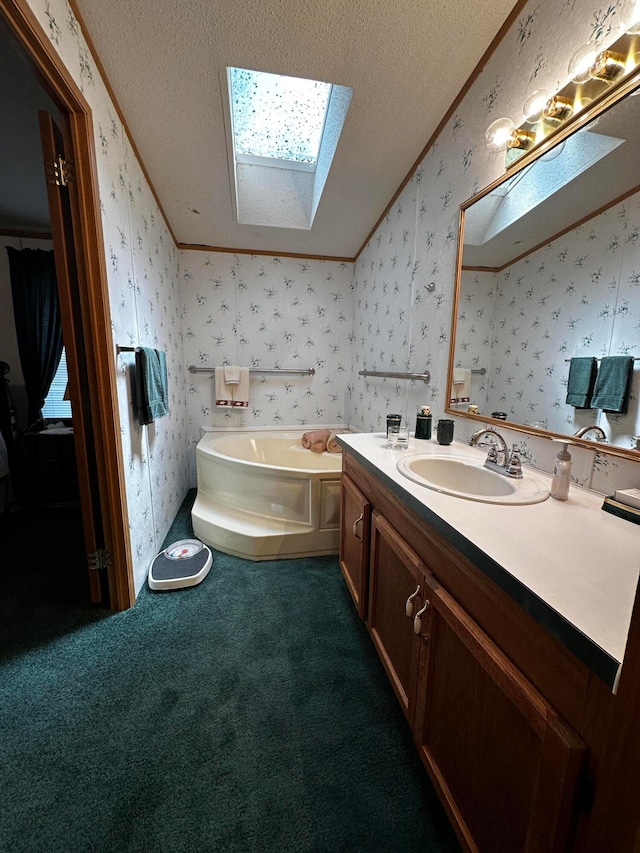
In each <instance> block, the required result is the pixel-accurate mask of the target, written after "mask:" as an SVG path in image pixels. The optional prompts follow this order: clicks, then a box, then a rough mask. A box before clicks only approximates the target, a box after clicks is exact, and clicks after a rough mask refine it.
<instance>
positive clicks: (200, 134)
mask: <svg viewBox="0 0 640 853" xmlns="http://www.w3.org/2000/svg"><path fill="white" fill-rule="evenodd" d="M514 2H515V0H484V2H482V3H480V4H478V2H477V0H450V2H446V3H444V2H442V3H437V4H436V3H431V2H425V0H402V2H395V3H394V2H390V0H311V2H305V3H303V2H300V0H220V2H215V3H214V2H211V0H179V2H178V0H135V2H133V3H132V2H131V0H110V2H109V3H105V2H104V0H75V5H76V8H77V9H78V11H79V12H80V14H81V16H82V18H83V20H84V23H85V25H86V28H87V31H88V33H89V36H90V38H91V40H92V42H93V45H94V46H95V48H96V51H97V54H98V57H99V59H100V61H101V63H102V65H103V67H104V69H105V72H106V75H107V78H108V81H109V83H110V85H111V88H112V90H113V92H114V95H115V97H116V99H117V101H118V103H119V105H120V108H121V110H122V113H123V115H124V118H125V120H126V122H127V125H128V127H129V130H130V132H131V135H132V137H133V141H134V143H135V145H136V147H137V149H138V151H139V153H140V156H141V158H142V161H143V163H144V166H145V168H146V170H147V172H148V174H149V177H150V178H151V181H152V183H153V186H154V188H155V190H156V193H157V195H158V198H159V200H160V202H161V204H162V207H163V209H164V211H165V213H166V216H167V218H168V220H169V224H170V226H171V228H172V230H173V232H174V235H175V237H176V238H177V240H178V242H180V243H192V244H195V243H198V244H205V245H213V246H219V247H225V248H240V249H254V250H266V251H275V252H294V253H306V254H318V255H334V256H344V257H353V256H354V255H355V254H356V252H357V251H358V249H359V248H360V246H361V244H362V242H363V241H364V240H365V238H366V237H367V235H368V234H369V232H370V230H371V228H372V227H373V225H374V224H375V222H376V221H377V219H378V217H379V216H380V215H381V214H382V212H383V211H384V209H385V207H386V205H387V204H388V202H389V201H390V199H391V197H392V196H393V194H394V192H395V191H396V189H397V188H398V186H399V185H400V183H401V182H402V180H403V179H404V177H405V175H406V174H407V172H408V171H409V169H410V168H411V166H412V164H413V163H414V162H415V160H416V158H417V157H418V156H419V154H420V152H421V151H422V149H423V147H424V146H425V144H426V143H427V141H428V139H429V137H430V136H431V134H432V133H433V131H434V130H435V129H436V127H437V126H438V124H439V122H440V120H441V119H442V117H443V116H444V115H445V113H446V111H447V109H448V108H449V106H450V105H451V103H452V101H453V100H454V98H455V97H456V95H457V94H458V92H459V91H460V89H461V88H462V87H463V85H464V84H465V82H466V80H467V78H468V77H469V75H470V74H471V73H472V71H473V69H474V68H475V66H476V65H477V63H478V62H479V60H480V59H481V57H482V55H483V53H484V52H485V50H486V49H487V47H488V46H489V45H490V43H491V41H492V40H493V38H494V36H495V34H496V33H497V31H498V30H499V29H500V27H501V25H502V24H503V22H504V20H505V19H506V17H507V16H508V14H509V12H510V11H511V9H512V7H513V6H514ZM228 65H235V66H239V67H243V68H252V69H258V70H261V71H270V72H273V73H277V74H289V75H293V76H300V77H308V78H313V79H317V80H324V81H327V82H330V83H338V84H341V85H344V86H351V87H352V88H353V90H354V94H353V100H352V102H351V106H350V108H349V112H348V113H347V119H346V123H345V126H344V129H343V132H342V136H341V139H340V142H339V144H338V149H337V152H336V155H335V158H334V162H333V167H332V169H331V172H330V175H329V178H328V180H327V183H326V186H325V190H324V195H323V197H322V200H321V202H320V206H319V208H318V213H317V215H316V218H315V222H314V224H313V228H312V229H311V230H310V231H296V230H292V229H283V228H265V227H256V226H250V225H239V224H238V223H237V222H236V221H235V219H234V215H233V206H232V201H231V189H230V178H229V168H228V159H227V142H226V133H225V119H224V102H223V98H225V97H226V90H225V89H224V88H223V86H224V72H225V68H226V66H228ZM194 210H195V211H199V213H195V212H193V211H194Z"/></svg>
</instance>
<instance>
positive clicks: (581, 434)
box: [573, 424, 607, 441]
mask: <svg viewBox="0 0 640 853" xmlns="http://www.w3.org/2000/svg"><path fill="white" fill-rule="evenodd" d="M588 432H594V433H595V434H596V438H598V439H599V440H600V441H606V440H607V436H606V434H605V431H604V430H603V429H602V427H599V426H597V425H596V424H594V425H593V426H586V427H580V429H579V430H578V432H574V434H573V437H574V438H584V436H585V435H586V434H587V433H588Z"/></svg>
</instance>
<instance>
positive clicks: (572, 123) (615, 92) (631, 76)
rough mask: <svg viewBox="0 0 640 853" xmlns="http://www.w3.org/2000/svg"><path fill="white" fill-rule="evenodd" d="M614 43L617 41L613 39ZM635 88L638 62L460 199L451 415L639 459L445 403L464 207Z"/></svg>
mask: <svg viewBox="0 0 640 853" xmlns="http://www.w3.org/2000/svg"><path fill="white" fill-rule="evenodd" d="M628 38H629V37H628V36H623V37H622V39H620V40H619V41H623V39H624V40H625V42H628ZM615 44H617V42H616V43H615ZM615 44H614V45H612V46H611V48H610V49H615ZM638 88H640V68H639V67H638V65H636V66H635V67H634V68H633V69H632V71H631V72H629V73H628V74H626V75H624V76H623V77H622V78H621V79H620V80H618V81H616V82H615V83H611V84H609V85H608V86H607V88H606V89H605V90H604V91H601V92H600V94H598V95H596V97H594V98H593V99H592V100H591V101H590V102H589V103H588V104H587V105H586V106H585V107H583V109H581V110H580V111H579V112H577V113H575V114H574V115H573V116H571V117H570V118H569V119H567V121H565V122H564V123H563V124H562V125H560V126H559V127H558V128H556V129H555V130H553V131H552V132H550V133H549V134H548V135H547V136H546V137H545V138H544V139H543V140H542V141H540V142H538V143H536V144H535V145H534V146H533V147H532V148H531V149H530V150H529V151H526V152H525V153H523V154H522V156H521V157H519V158H518V159H517V160H515V161H514V162H513V163H511V164H510V165H509V166H507V168H506V170H505V172H504V173H503V174H502V175H501V176H500V177H499V178H496V180H495V181H492V183H490V184H489V185H488V186H486V187H484V189H482V190H480V192H478V193H476V194H475V195H473V196H471V198H469V199H467V201H465V202H463V203H462V204H461V205H460V222H459V227H458V251H457V254H456V272H455V281H454V298H453V309H452V317H451V333H450V340H449V370H448V372H447V391H446V394H447V396H446V399H447V403H446V405H445V411H446V413H447V414H450V415H454V416H455V417H459V418H465V419H468V420H472V421H476V422H477V423H478V426H480V425H481V424H490V425H492V426H494V427H501V426H502V427H503V428H504V429H510V430H514V431H515V432H523V433H527V434H529V435H533V436H538V437H540V438H548V439H551V438H568V439H570V440H571V442H572V444H575V445H578V446H581V447H585V448H587V449H589V450H595V451H596V452H598V453H606V454H608V455H611V456H619V457H622V458H625V459H630V460H632V461H634V462H640V451H638V450H634V449H632V448H626V447H616V446H615V445H612V444H608V443H606V442H604V441H590V440H589V439H584V438H577V437H575V436H567V435H566V434H563V433H558V432H552V431H551V430H543V429H537V428H536V427H530V426H526V425H524V424H519V423H515V422H512V421H508V420H501V419H498V418H492V417H490V416H487V415H481V414H477V415H476V414H472V413H469V412H460V411H458V410H457V409H453V408H452V407H451V404H450V403H449V396H450V395H449V389H450V388H451V382H452V379H453V369H454V363H455V348H456V331H457V318H458V311H459V307H460V306H459V301H460V284H461V278H462V270H463V267H462V255H463V249H464V242H463V240H464V220H465V214H466V211H467V210H468V208H470V207H471V206H472V205H473V204H475V203H476V202H477V201H480V199H482V198H484V196H486V195H488V194H489V193H490V192H492V191H493V190H495V189H496V188H497V187H499V186H500V185H501V184H503V183H504V182H505V181H507V180H510V179H511V178H513V176H514V175H516V174H517V173H518V172H520V171H521V170H522V169H525V168H526V167H527V166H530V165H531V164H532V163H534V162H535V161H536V160H538V159H539V158H540V157H542V156H543V155H544V154H546V153H547V152H548V151H550V150H551V148H553V147H554V146H555V145H557V144H560V143H561V142H562V141H563V140H565V139H566V138H567V137H568V136H571V135H572V134H574V133H576V132H577V131H579V130H581V129H582V128H583V127H584V126H585V125H587V124H588V123H589V122H590V121H592V120H593V119H595V118H597V116H599V115H601V114H602V113H603V112H604V111H605V110H607V109H609V108H610V107H612V106H613V105H614V104H616V103H618V102H619V101H621V100H622V99H623V98H624V97H626V96H627V95H629V94H630V93H631V92H633V91H634V90H635V89H638ZM579 91H580V86H579V85H578V84H575V83H568V84H567V85H566V86H565V87H564V88H563V89H561V90H560V92H558V94H559V95H567V96H569V97H571V96H572V95H575V94H576V92H579ZM634 191H635V192H638V187H637V186H636V187H635V188H634V190H632V191H630V193H629V194H631V192H634ZM621 200H622V198H619V199H614V200H613V202H612V203H615V202H616V201H621ZM579 222H580V220H578V222H577V223H575V225H577V224H579ZM575 225H573V226H572V227H575ZM560 233H565V232H560ZM558 236H559V235H558ZM548 242H549V240H545V241H544V242H543V243H541V244H540V245H539V246H535V247H534V248H533V249H531V250H530V251H528V252H527V253H526V254H530V253H531V252H532V251H536V249H539V248H541V247H542V246H544V245H546V244H547V243H548ZM514 260H517V258H515V259H514Z"/></svg>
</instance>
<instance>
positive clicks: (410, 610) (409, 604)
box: [404, 584, 420, 619]
mask: <svg viewBox="0 0 640 853" xmlns="http://www.w3.org/2000/svg"><path fill="white" fill-rule="evenodd" d="M416 595H420V584H418V587H417V589H416V591H415V592H414V593H413V595H410V596H409V598H407V603H406V604H405V606H404V610H405V613H406V614H407V616H408V617H409V619H411V617H412V616H413V599H414V598H415V597H416Z"/></svg>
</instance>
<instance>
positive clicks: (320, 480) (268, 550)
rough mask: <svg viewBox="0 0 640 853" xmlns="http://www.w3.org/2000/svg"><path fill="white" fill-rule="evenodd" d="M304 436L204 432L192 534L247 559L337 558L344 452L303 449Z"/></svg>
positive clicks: (291, 432)
mask: <svg viewBox="0 0 640 853" xmlns="http://www.w3.org/2000/svg"><path fill="white" fill-rule="evenodd" d="M304 431H305V430H303V429H300V430H262V431H260V430H257V431H252V432H226V431H211V432H206V433H205V434H204V435H203V437H202V438H201V439H200V441H199V442H198V445H197V447H196V465H197V479H198V494H197V497H196V501H195V504H194V505H193V509H192V511H191V519H192V523H193V532H194V533H195V535H196V536H197V537H198V538H199V539H201V540H202V541H203V542H205V543H206V544H207V545H210V546H212V547H213V548H216V549H217V550H218V551H222V552H224V553H225V554H234V555H235V556H238V557H245V558H246V559H249V560H274V559H278V558H284V557H307V556H319V555H321V554H337V553H338V549H339V525H340V476H341V470H342V454H341V453H312V452H311V451H310V450H306V449H305V448H303V446H302V434H303V432H304Z"/></svg>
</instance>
